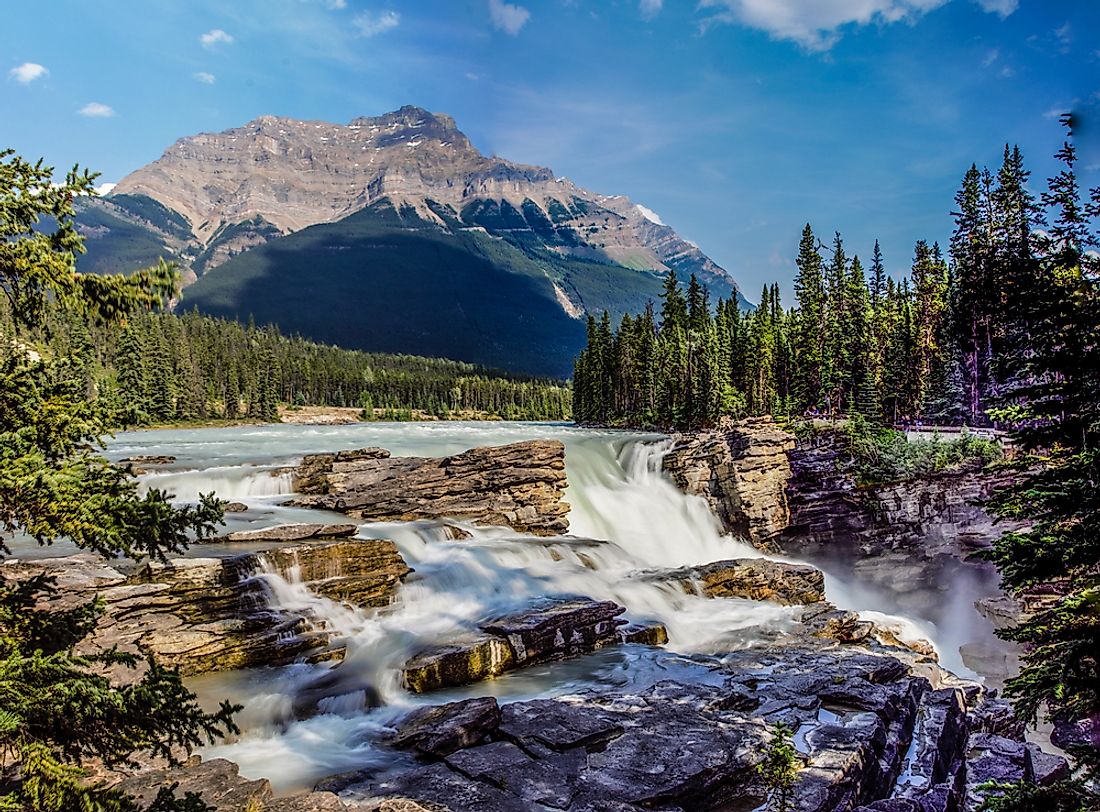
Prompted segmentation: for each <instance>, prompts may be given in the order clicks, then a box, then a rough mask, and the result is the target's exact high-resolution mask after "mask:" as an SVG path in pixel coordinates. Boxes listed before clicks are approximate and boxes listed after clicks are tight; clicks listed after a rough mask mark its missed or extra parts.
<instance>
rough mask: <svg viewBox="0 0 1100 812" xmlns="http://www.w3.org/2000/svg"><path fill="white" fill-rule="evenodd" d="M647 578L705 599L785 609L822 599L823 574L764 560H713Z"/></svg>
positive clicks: (798, 566) (800, 566) (806, 566)
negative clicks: (740, 600) (678, 586)
mask: <svg viewBox="0 0 1100 812" xmlns="http://www.w3.org/2000/svg"><path fill="white" fill-rule="evenodd" d="M646 577H647V578H652V579H654V580H661V581H670V582H679V583H680V584H681V585H682V586H683V587H684V589H685V590H687V591H690V592H694V593H698V594H702V595H705V596H706V597H708V598H745V599H747V600H753V601H772V602H773V603H779V604H783V605H784V606H789V605H794V604H806V603H816V602H817V601H823V600H825V575H824V574H823V573H822V572H821V570H819V569H817V568H816V567H811V566H809V565H808V564H788V563H786V562H782V561H769V560H768V559H766V558H735V559H730V560H727V561H715V562H713V563H711V564H705V565H703V566H701V567H684V568H682V569H678V570H672V571H669V572H662V573H655V574H652V575H648V576H646Z"/></svg>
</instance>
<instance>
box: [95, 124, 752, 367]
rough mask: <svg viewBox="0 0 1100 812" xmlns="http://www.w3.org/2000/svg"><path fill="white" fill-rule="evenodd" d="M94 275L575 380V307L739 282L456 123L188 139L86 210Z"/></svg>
mask: <svg viewBox="0 0 1100 812" xmlns="http://www.w3.org/2000/svg"><path fill="white" fill-rule="evenodd" d="M79 224H80V227H81V230H82V232H83V233H84V235H85V237H86V238H87V240H86V245H87V247H88V253H87V254H86V255H85V256H84V257H82V258H81V268H82V270H92V271H95V272H111V271H116V272H126V271H129V270H133V269H135V268H138V267H142V266H143V265H147V264H149V263H150V262H151V261H155V259H156V258H157V257H158V256H164V257H165V258H168V259H174V260H175V261H177V262H178V263H179V264H180V265H181V266H182V267H183V268H184V269H185V281H187V282H190V283H192V284H190V286H189V287H187V288H186V289H185V291H184V295H183V298H182V306H183V307H188V308H189V307H192V306H195V307H198V308H199V309H200V310H202V311H205V312H209V313H212V314H215V315H219V316H227V317H232V318H242V319H243V318H248V317H249V316H252V317H254V318H255V319H256V321H258V322H274V323H277V324H279V325H280V327H281V328H282V329H283V330H285V331H297V332H301V333H302V334H303V335H305V336H308V337H310V338H313V339H316V340H320V341H328V342H333V343H339V344H342V345H345V346H349V347H360V348H363V349H369V350H377V351H385V352H410V353H417V354H427V355H442V356H446V357H452V358H456V359H459V360H466V361H473V362H476V363H481V364H487V365H490V366H495V367H500V368H506V369H513V370H517V371H523V372H530V373H536V374H554V375H563V374H568V373H569V371H570V368H571V363H572V357H573V355H574V354H575V353H576V352H577V351H578V350H579V348H580V347H581V346H582V345H583V341H584V326H583V318H582V316H583V314H584V313H586V312H588V313H600V312H602V311H603V310H605V309H606V310H608V311H610V312H611V314H612V316H613V318H615V319H617V318H619V317H620V316H621V315H622V314H623V313H624V312H636V311H638V310H640V309H641V308H642V307H644V305H645V302H646V301H647V300H650V299H656V297H657V295H658V294H659V292H660V289H661V285H662V283H663V279H664V276H665V275H666V274H667V272H668V271H669V269H674V270H675V271H676V273H677V274H678V275H679V276H680V277H681V278H683V279H686V278H687V277H688V275H690V274H692V273H694V274H696V275H697V276H698V277H699V279H700V281H702V282H703V283H704V284H705V285H706V286H707V288H708V289H709V290H710V291H711V294H712V296H714V297H719V296H722V297H729V296H737V297H738V298H739V300H740V301H742V303H745V302H744V299H743V297H741V294H740V291H739V290H738V288H737V285H736V283H735V281H734V280H733V278H732V277H731V276H730V275H729V274H728V273H727V272H726V271H725V270H724V269H722V268H721V267H719V266H718V265H717V264H716V263H714V262H713V261H712V260H711V259H710V258H709V257H707V256H706V255H705V254H704V253H703V252H702V251H701V250H700V249H699V248H698V247H697V246H696V245H694V244H693V243H691V242H689V241H687V240H684V239H682V238H681V237H679V236H678V235H677V234H676V232H675V231H674V230H673V229H672V228H670V227H669V226H667V225H664V224H663V223H661V222H660V219H659V218H658V217H657V216H656V215H655V214H653V212H651V211H649V210H648V209H646V208H645V207H643V206H640V205H636V204H634V203H632V202H631V201H630V200H629V199H627V198H625V197H622V196H611V197H609V196H605V195H599V194H595V193H593V192H590V191H587V190H585V189H582V188H581V187H578V186H576V185H575V184H573V183H572V182H570V181H569V180H567V179H565V178H560V177H555V176H554V174H553V172H551V171H550V170H549V169H546V168H542V167H535V166H525V165H522V164H517V163H513V162H511V161H507V160H504V159H502V158H497V157H487V156H484V155H482V154H481V153H480V152H479V151H478V150H477V149H475V148H474V146H473V145H472V144H471V143H470V141H469V139H468V138H467V137H466V136H465V135H464V134H463V133H462V132H461V131H460V130H459V129H458V128H457V126H456V125H455V122H454V120H453V119H452V118H451V117H450V116H446V115H442V114H433V113H429V112H428V111H426V110H422V109H420V108H416V107H403V108H401V109H400V110H397V111H396V112H393V113H387V114H385V115H382V116H378V117H373V118H357V119H355V120H353V121H352V122H351V123H349V124H347V125H340V124H329V123H324V122H316V121H297V120H294V119H288V118H277V117H274V116H263V117H261V118H258V119H256V120H255V121H252V122H250V123H248V124H246V125H245V126H243V127H239V128H235V129H231V130H227V131H225V132H222V133H214V134H209V133H204V134H200V135H195V136H189V137H187V138H183V139H181V140H180V141H177V142H176V143H175V144H174V145H172V147H170V148H169V149H168V150H167V152H165V154H164V155H163V156H162V157H161V158H159V159H158V160H156V161H154V162H153V163H151V164H149V165H148V166H145V167H142V168H141V169H138V170H137V171H135V172H133V173H132V174H130V175H128V176H127V177H125V178H123V179H122V180H121V181H120V182H119V183H118V184H117V185H116V186H115V188H114V190H113V191H112V193H111V194H110V195H108V196H107V197H105V198H101V199H97V200H95V201H92V202H90V203H88V204H86V205H85V206H84V207H83V210H82V212H81V214H80V218H79Z"/></svg>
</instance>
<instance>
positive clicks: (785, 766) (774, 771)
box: [756, 722, 799, 812]
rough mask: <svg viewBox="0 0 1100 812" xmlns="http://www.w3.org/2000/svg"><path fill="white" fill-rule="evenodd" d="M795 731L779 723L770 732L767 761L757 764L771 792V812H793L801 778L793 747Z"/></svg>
mask: <svg viewBox="0 0 1100 812" xmlns="http://www.w3.org/2000/svg"><path fill="white" fill-rule="evenodd" d="M793 736H794V733H793V731H792V730H791V729H790V728H789V727H787V726H786V725H784V724H782V723H780V722H777V723H776V724H775V725H774V726H773V727H772V729H771V740H770V741H769V742H768V748H767V750H765V752H764V760H763V761H761V762H760V763H759V764H757V765H756V772H757V775H759V776H760V782H761V783H762V784H763V785H764V788H765V789H766V790H767V792H768V810H769V812H790V810H791V808H792V807H793V796H792V792H791V791H792V789H793V788H794V782H795V779H796V778H797V777H798V768H799V761H798V751H796V750H795V748H794V742H793Z"/></svg>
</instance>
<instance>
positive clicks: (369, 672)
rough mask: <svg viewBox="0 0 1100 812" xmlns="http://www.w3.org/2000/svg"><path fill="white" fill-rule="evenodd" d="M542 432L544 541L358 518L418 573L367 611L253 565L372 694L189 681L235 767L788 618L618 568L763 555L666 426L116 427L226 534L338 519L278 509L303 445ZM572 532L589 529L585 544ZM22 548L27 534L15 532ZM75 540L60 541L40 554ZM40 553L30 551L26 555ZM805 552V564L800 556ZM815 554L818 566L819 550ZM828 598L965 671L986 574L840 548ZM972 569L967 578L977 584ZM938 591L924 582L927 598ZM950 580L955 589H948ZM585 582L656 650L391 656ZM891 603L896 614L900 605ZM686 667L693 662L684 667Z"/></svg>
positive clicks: (441, 441) (429, 441) (690, 654)
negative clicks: (887, 585)
mask: <svg viewBox="0 0 1100 812" xmlns="http://www.w3.org/2000/svg"><path fill="white" fill-rule="evenodd" d="M539 438H554V439H560V440H562V441H563V442H564V443H565V445H566V467H567V475H568V481H569V487H568V490H567V500H568V502H569V504H570V507H571V510H570V514H569V519H570V533H571V536H573V537H576V538H563V539H557V540H553V539H551V540H548V539H532V538H528V537H522V536H517V535H516V534H515V533H514V532H512V531H510V530H507V529H501V528H476V527H472V526H469V525H462V526H463V527H464V528H465V529H466V530H467V531H468V532H470V533H471V535H472V538H471V539H470V540H468V541H463V542H453V541H446V540H444V538H443V536H442V534H441V532H440V530H439V528H438V527H436V526H434V525H432V524H430V523H403V524H364V525H362V527H361V528H360V533H359V535H360V536H362V537H373V538H390V539H393V540H394V541H395V542H396V544H397V545H398V547H399V549H400V551H401V554H402V556H403V557H404V558H405V560H406V562H407V563H408V564H409V565H410V566H411V567H412V568H413V569H414V570H415V572H414V574H413V575H411V576H409V578H408V579H407V580H406V582H405V583H404V584H403V585H402V586H401V587H400V590H399V593H398V598H397V600H396V601H395V602H394V604H393V605H391V606H390V607H388V608H386V609H385V610H379V611H375V612H363V611H358V610H354V609H351V608H348V607H346V606H343V605H339V604H336V603H334V602H332V601H328V600H326V599H324V598H321V597H318V596H316V595H314V594H312V593H310V592H309V591H308V590H307V589H306V588H305V587H304V586H303V585H301V584H300V583H294V582H293V581H292V580H290V581H288V580H286V579H285V578H283V577H281V576H279V575H277V574H275V573H274V572H261V573H260V574H258V575H257V576H256V577H258V578H261V579H263V581H264V582H265V585H266V587H267V594H268V595H269V600H270V601H271V602H272V604H273V605H276V606H279V607H281V608H284V609H290V610H293V609H307V610H308V611H309V612H310V613H312V614H313V615H314V616H315V617H318V618H320V619H323V621H324V622H325V623H326V624H327V625H328V626H329V627H330V628H332V629H335V630H337V632H338V634H339V636H340V637H342V638H344V640H346V643H347V654H346V657H345V661H344V665H343V666H341V668H342V669H344V672H345V673H346V674H347V673H353V674H354V675H356V677H357V678H358V679H359V680H360V681H361V684H362V685H369V686H371V687H372V688H373V689H374V690H376V691H377V692H378V694H379V695H380V698H381V701H382V705H381V707H379V708H375V709H373V710H364V707H363V700H364V691H363V689H362V688H361V687H359V686H357V685H355V684H354V681H353V684H351V685H350V687H349V689H348V691H347V693H345V694H343V695H341V696H335V697H332V698H330V699H327V700H324V701H323V702H322V706H321V710H322V711H324V712H323V713H321V714H319V715H315V716H313V717H312V718H308V719H304V720H295V719H294V716H293V702H294V697H295V695H296V694H297V693H298V691H299V690H300V689H301V687H302V686H304V685H306V684H307V683H308V682H310V681H311V680H314V679H316V678H317V676H318V675H319V674H322V673H324V669H325V668H326V666H323V665H307V664H300V665H294V666H289V667H285V668H278V669H253V670H249V671H242V672H234V673H230V674H217V675H210V676H206V677H201V678H196V679H193V680H191V683H190V684H191V685H192V687H193V688H194V690H196V691H197V692H198V693H199V695H200V697H201V698H202V699H203V701H204V702H208V703H213V702H214V701H215V700H216V699H220V698H222V697H224V696H229V697H231V698H233V699H236V700H237V701H240V702H242V703H243V704H244V705H245V710H244V712H243V713H242V714H241V715H240V719H239V722H240V724H241V727H242V733H241V735H240V736H239V737H237V738H236V739H235V740H233V741H230V742H226V743H222V744H219V745H218V746H215V747H208V748H206V750H205V751H204V755H205V756H207V757H211V756H221V757H225V758H229V759H231V760H233V761H236V762H237V763H239V764H240V765H241V772H242V774H244V775H246V776H249V777H257V778H258V777H267V778H270V779H271V780H272V781H273V783H274V784H275V785H276V787H277V788H279V789H283V790H290V789H295V788H299V787H305V786H309V785H311V784H312V783H313V782H314V781H316V780H317V779H318V778H321V777H323V776H325V775H330V774H333V773H338V772H341V771H346V770H351V769H362V768H364V767H368V766H371V765H375V764H377V765H379V766H381V765H383V764H385V763H386V762H387V759H392V758H393V756H392V755H390V754H389V751H387V750H384V749H381V748H379V747H377V744H376V742H377V741H378V739H379V737H380V736H381V735H382V734H383V733H384V732H385V731H386V729H387V725H388V724H389V723H391V722H392V721H393V720H394V719H395V718H396V717H397V716H398V715H400V714H401V713H404V712H405V711H406V710H407V709H408V708H409V707H411V706H413V705H415V704H422V703H433V704H434V703H438V702H441V701H449V700H451V699H454V698H456V697H460V696H470V695H485V694H492V695H495V696H498V697H501V698H512V699H515V698H532V697H537V696H550V695H560V694H563V693H568V692H572V691H576V690H579V689H583V688H585V687H589V686H594V685H619V686H622V685H633V684H644V683H651V682H654V681H656V680H658V679H662V678H665V677H669V676H674V675H675V672H676V670H677V668H678V667H680V666H682V665H683V664H684V663H685V662H686V661H687V660H688V659H689V658H691V660H692V661H694V662H698V661H699V660H700V658H703V659H704V660H705V658H706V657H708V656H713V655H716V654H719V653H720V652H728V651H731V650H736V649H739V648H742V647H746V646H752V645H757V644H763V643H767V642H768V641H769V640H772V639H774V638H775V637H776V636H778V635H780V634H782V633H783V632H784V631H785V630H787V629H791V628H793V627H794V626H795V625H796V615H797V609H794V608H789V607H781V606H778V605H774V604H771V603H762V602H751V601H744V600H731V599H705V598H700V597H696V596H691V595H686V594H683V593H682V592H680V591H678V590H677V589H675V588H673V587H671V586H668V585H662V584H657V583H643V582H639V581H637V580H635V579H631V578H629V577H627V576H628V575H630V574H631V573H634V572H636V571H638V570H641V569H651V568H667V567H677V566H682V565H690V564H705V563H708V562H711V561H718V560H721V559H727V558H738V557H753V556H759V555H760V553H759V551H757V550H755V549H754V548H752V547H750V546H749V545H747V544H745V543H743V542H741V541H739V540H736V539H733V538H731V537H729V536H724V535H723V534H722V533H721V531H720V529H719V526H718V523H717V521H716V520H715V518H714V517H713V516H712V515H711V514H710V512H709V510H708V509H707V507H706V505H705V504H704V503H703V502H702V500H700V499H697V498H694V497H688V496H685V495H684V494H683V493H681V492H680V491H679V490H678V489H677V488H676V487H675V486H673V485H672V483H671V482H670V481H669V480H668V479H666V478H665V477H664V476H663V474H662V472H661V458H662V455H663V453H664V452H665V450H667V448H668V446H669V441H668V440H667V438H664V437H662V436H661V435H655V434H640V433H629V432H613V431H600V430H592V429H580V428H576V427H573V426H571V425H567V424H547V423H453V422H435V423H363V424H355V425H347V426H293V425H271V426H249V427H241V428H217V429H188V430H155V431H140V432H127V433H123V434H119V435H118V436H117V437H115V438H114V439H113V440H112V441H111V443H110V444H109V446H108V456H110V457H111V458H112V459H116V460H117V459H120V458H124V457H128V456H132V455H137V454H156V455H162V454H163V455H172V456H174V457H175V458H176V460H175V462H174V463H172V464H171V465H168V466H163V467H158V468H157V470H156V472H155V473H151V474H147V475H144V476H142V477H141V480H142V483H143V487H157V488H162V489H165V490H167V491H170V492H171V493H173V494H175V498H176V499H177V500H180V501H189V500H194V499H196V498H197V495H198V494H199V493H201V492H208V491H211V490H213V491H215V492H216V493H217V494H218V495H219V496H220V497H222V498H223V499H231V500H237V501H241V502H244V503H245V504H247V505H248V510H247V511H246V512H243V513H232V514H227V526H226V532H228V531H231V530H237V529H246V528H256V527H263V526H266V525H271V524H277V523H283V522H296V521H326V520H331V521H333V522H340V521H346V517H343V516H341V515H338V514H325V513H323V512H319V511H312V510H304V509H295V508H290V507H286V506H284V505H283V504H282V503H283V502H285V501H286V500H287V498H288V496H289V494H290V492H291V487H292V484H291V479H290V477H289V476H288V475H287V474H286V473H285V472H284V470H283V469H284V468H285V467H286V466H288V465H292V464H294V463H296V462H297V461H298V460H300V459H301V457H302V455H304V454H308V453H315V452H325V451H335V450H339V449H344V448H361V447H365V446H381V447H383V448H387V449H389V450H390V451H391V452H392V453H393V454H394V455H423V456H439V455H446V454H453V453H457V452H460V451H463V450H466V449H468V448H472V447H475V446H485V445H497V444H501V443H508V442H515V441H518V440H524V439H539ZM579 539H599V540H604V541H606V542H609V543H607V544H588V543H585V542H583V541H580V540H579ZM17 547H18V550H17V553H19V554H24V555H26V554H27V553H29V552H30V550H29V549H28V548H27V547H26V545H17ZM241 551H242V549H241V545H222V544H204V545H202V546H201V547H196V548H193V549H192V551H191V552H190V553H189V555H202V556H210V555H228V554H233V553H238V552H241ZM69 552H72V550H71V548H69V547H67V546H66V545H65V544H59V545H55V547H53V548H50V550H49V553H50V554H58V555H60V554H66V553H69ZM39 554H40V553H39ZM808 563H815V562H813V561H810V562H808ZM816 563H818V564H819V565H821V563H820V562H816ZM822 568H823V569H825V570H826V574H827V581H826V589H827V594H828V597H829V599H830V600H832V601H833V602H834V603H836V604H837V605H839V606H840V607H842V608H848V609H855V610H861V611H863V612H864V613H866V614H867V615H868V616H869V617H870V618H871V619H874V620H876V621H878V622H883V623H888V624H891V625H892V626H893V627H894V628H895V629H896V630H897V631H898V632H899V634H900V635H901V636H903V637H912V638H916V637H923V638H927V639H930V640H932V641H933V643H934V644H935V646H936V648H937V651H938V653H939V655H940V658H941V662H942V663H943V665H945V666H946V667H948V668H950V669H951V670H953V671H955V672H956V673H959V674H960V675H962V676H967V677H978V678H985V679H987V680H995V679H996V676H997V675H992V674H975V673H974V672H972V671H971V670H970V669H968V668H967V667H966V666H965V665H964V663H963V661H962V658H961V657H960V653H959V648H960V646H961V645H963V644H964V643H966V642H974V641H978V642H980V644H981V645H986V646H989V645H994V646H995V645H997V642H996V639H995V638H994V637H993V635H992V631H991V629H990V628H989V624H988V623H987V622H986V621H984V620H983V619H982V618H981V617H980V616H979V615H978V614H977V613H976V612H975V611H974V609H973V606H972V603H973V599H974V598H975V597H978V596H981V595H984V594H990V593H991V592H992V591H993V589H994V588H995V585H991V584H990V583H989V582H988V579H987V578H986V579H983V578H980V577H977V576H975V575H974V572H973V571H972V570H971V569H970V568H968V566H967V565H963V564H959V583H958V585H957V587H955V586H954V585H953V587H952V589H953V593H952V594H953V595H954V598H953V601H952V603H953V605H951V606H944V605H943V602H942V601H940V600H929V601H927V602H925V604H926V605H927V606H939V610H937V611H934V610H917V611H914V609H913V608H912V606H906V607H902V606H900V605H899V604H898V602H897V601H896V600H894V599H893V597H892V596H891V595H890V593H889V591H888V590H883V589H878V588H876V589H871V588H868V587H866V586H863V585H860V584H859V583H858V582H857V581H856V580H855V579H854V578H853V577H852V575H851V570H850V569H849V568H846V567H844V566H842V565H840V566H838V565H837V562H829V563H828V564H826V565H824V566H822ZM976 578H977V580H975V579H976ZM933 591H935V592H936V594H941V592H942V591H940V590H932V589H930V594H931V593H932V592H933ZM956 593H957V594H956ZM557 595H584V596H587V597H590V598H595V599H609V600H614V601H616V602H618V603H620V604H621V605H623V606H626V607H627V610H628V615H627V616H628V617H629V618H630V619H632V620H642V619H655V620H659V621H661V622H662V623H664V624H665V626H666V627H667V629H668V633H669V643H668V645H667V646H666V647H664V648H663V649H651V648H648V647H644V646H634V645H629V646H621V647H614V648H611V649H604V650H602V651H600V652H596V653H594V654H589V655H586V656H584V657H581V658H578V659H576V660H572V661H568V662H562V663H552V664H548V665H540V666H535V667H531V668H527V669H523V670H520V671H517V672H514V673H512V674H509V675H505V676H503V677H501V678H498V679H496V680H494V681H491V682H487V683H481V684H477V685H474V686H470V687H468V688H465V689H460V690H452V691H444V692H438V693H434V694H430V695H427V696H420V697H417V696H413V695H411V694H409V693H408V692H406V691H405V690H404V689H403V688H402V686H401V683H400V669H401V666H402V664H403V663H404V662H405V661H406V660H407V659H408V658H409V657H410V656H411V655H412V654H414V653H416V652H417V651H419V650H420V649H422V648H423V647H425V646H426V645H428V644H431V643H434V642H440V641H445V640H447V639H448V638H449V637H452V636H454V635H456V634H459V633H461V632H462V631H464V630H468V629H472V628H474V627H475V624H476V623H477V622H478V621H481V620H484V619H485V618H487V617H489V616H492V615H495V614H498V613H502V612H506V611H509V610H515V609H520V608H523V607H525V606H527V605H529V604H530V603H531V602H533V601H534V600H536V599H538V598H540V597H543V596H557ZM905 612H908V613H909V616H908V617H906V616H905ZM694 671H695V672H696V673H697V672H698V669H697V668H696V669H694Z"/></svg>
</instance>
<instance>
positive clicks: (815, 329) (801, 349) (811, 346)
mask: <svg viewBox="0 0 1100 812" xmlns="http://www.w3.org/2000/svg"><path fill="white" fill-rule="evenodd" d="M797 266H798V276H797V277H796V278H795V282H794V290H795V297H796V299H797V307H798V319H797V322H796V332H795V336H794V341H793V342H792V346H791V353H792V355H793V357H794V359H795V363H796V369H797V372H796V373H795V377H794V382H793V390H794V400H795V404H796V406H795V408H796V409H797V410H798V411H799V412H801V411H804V410H806V409H814V408H817V407H818V406H819V405H820V403H821V394H822V362H823V357H822V356H823V349H824V336H825V282H824V277H823V274H822V267H821V254H820V253H818V250H817V238H816V237H815V236H814V232H813V229H812V228H811V227H810V225H809V223H807V224H806V227H805V228H804V229H803V230H802V240H801V242H800V243H799V246H798V260H797Z"/></svg>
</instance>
